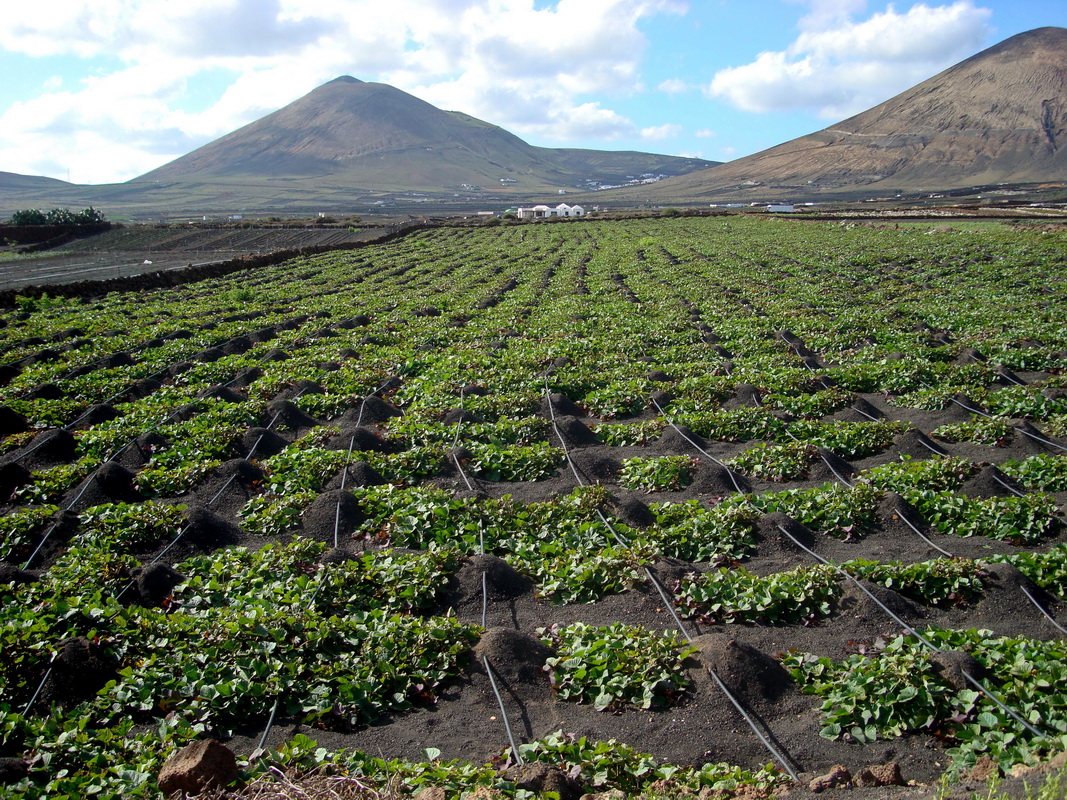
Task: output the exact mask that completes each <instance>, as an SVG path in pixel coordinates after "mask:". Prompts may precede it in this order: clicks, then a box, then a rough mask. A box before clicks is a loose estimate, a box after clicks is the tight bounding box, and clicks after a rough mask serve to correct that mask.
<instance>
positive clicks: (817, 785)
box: [808, 764, 852, 794]
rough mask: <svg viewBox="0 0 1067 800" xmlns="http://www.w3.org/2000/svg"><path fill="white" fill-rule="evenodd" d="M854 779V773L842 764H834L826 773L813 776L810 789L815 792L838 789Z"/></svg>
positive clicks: (809, 785)
mask: <svg viewBox="0 0 1067 800" xmlns="http://www.w3.org/2000/svg"><path fill="white" fill-rule="evenodd" d="M851 780H852V773H851V772H849V771H848V769H847V768H846V767H845V766H844V765H842V764H834V765H833V766H832V767H830V771H829V772H827V773H826V774H825V775H820V776H819V777H817V778H812V780H811V783H809V784H808V789H810V790H811V791H813V792H815V793H816V794H817V793H819V792H824V791H826V790H827V789H836V788H838V787H840V786H848V784H849V782H850V781H851Z"/></svg>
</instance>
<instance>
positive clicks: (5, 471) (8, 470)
mask: <svg viewBox="0 0 1067 800" xmlns="http://www.w3.org/2000/svg"><path fill="white" fill-rule="evenodd" d="M31 483H33V474H32V473H31V472H30V471H29V470H28V469H26V468H25V467H24V466H22V465H21V464H18V463H16V462H10V463H7V464H4V465H3V466H0V503H6V502H7V501H8V500H9V499H10V498H11V494H12V493H13V492H14V491H15V490H16V489H17V488H19V487H20V486H27V485H29V484H31Z"/></svg>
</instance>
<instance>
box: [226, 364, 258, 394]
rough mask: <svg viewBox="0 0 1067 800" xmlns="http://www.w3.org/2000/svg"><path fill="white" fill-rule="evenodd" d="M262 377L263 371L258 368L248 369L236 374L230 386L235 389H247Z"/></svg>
mask: <svg viewBox="0 0 1067 800" xmlns="http://www.w3.org/2000/svg"><path fill="white" fill-rule="evenodd" d="M262 377H263V370H261V369H260V368H259V367H248V369H243V370H241V371H240V372H238V373H237V374H236V375H235V376H234V378H233V380H232V381H230V386H231V387H233V388H236V389H247V388H248V387H249V386H251V385H252V384H253V383H255V382H256V381H257V380H259V379H260V378H262Z"/></svg>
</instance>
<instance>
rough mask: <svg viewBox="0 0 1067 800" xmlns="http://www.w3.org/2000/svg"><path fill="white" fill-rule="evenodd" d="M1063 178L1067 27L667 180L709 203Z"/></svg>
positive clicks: (667, 185)
mask: <svg viewBox="0 0 1067 800" xmlns="http://www.w3.org/2000/svg"><path fill="white" fill-rule="evenodd" d="M1062 180H1067V30H1065V29H1064V28H1039V29H1037V30H1033V31H1029V32H1027V33H1021V34H1018V35H1016V36H1013V37H1011V38H1009V39H1006V40H1005V41H1003V42H1001V43H1000V44H998V45H995V46H994V47H991V48H989V49H987V50H984V51H982V52H980V53H978V54H977V55H975V56H972V57H971V58H969V59H967V60H966V61H962V62H961V63H959V64H957V65H956V66H954V67H951V68H949V69H947V70H945V71H944V72H942V73H940V74H939V75H936V76H934V77H933V78H930V79H929V80H926V81H924V82H922V83H920V84H919V85H917V86H915V87H914V88H912V89H909V90H908V91H906V92H903V93H902V94H899V95H897V96H896V97H893V98H892V99H890V100H887V101H886V102H884V103H882V104H881V105H878V106H875V107H874V108H872V109H870V110H868V111H865V112H863V113H861V114H858V115H856V116H854V117H851V118H849V119H846V120H844V121H843V122H839V123H837V124H835V125H831V126H830V127H828V128H826V129H824V130H821V131H819V132H817V133H813V134H810V135H808V136H803V137H801V138H799V139H794V140H792V141H789V142H786V143H784V144H780V145H778V146H776V147H772V148H770V149H768V150H764V151H763V152H760V153H756V154H754V155H751V156H747V157H745V158H741V159H738V160H737V161H731V162H729V163H727V164H723V165H721V166H717V167H712V168H711V169H707V170H702V171H699V172H694V173H691V174H689V175H685V176H683V177H680V178H673V179H671V180H669V181H663V182H661V183H659V184H656V185H655V186H652V187H649V189H648V190H647V191H646V192H643V193H642V194H643V195H644V196H645V197H649V198H652V197H656V198H664V199H670V200H673V201H674V202H680V201H682V200H683V199H689V200H694V201H695V200H704V199H708V198H715V197H724V196H731V195H733V196H737V195H742V194H759V195H761V196H762V195H765V194H767V193H768V190H781V191H778V192H776V193H777V194H781V195H787V196H789V197H793V198H794V199H800V198H801V197H803V196H806V195H813V196H818V195H820V194H826V193H834V192H843V191H853V190H863V189H870V190H871V191H872V192H889V191H909V190H943V189H953V188H961V187H968V186H981V185H987V184H997V183H1037V182H1046V181H1062Z"/></svg>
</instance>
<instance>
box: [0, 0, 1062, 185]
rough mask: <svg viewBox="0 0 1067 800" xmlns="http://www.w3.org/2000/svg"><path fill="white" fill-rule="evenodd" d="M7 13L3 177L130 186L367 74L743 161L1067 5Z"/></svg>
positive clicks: (1, 35) (533, 132)
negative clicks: (332, 84) (339, 81)
mask: <svg viewBox="0 0 1067 800" xmlns="http://www.w3.org/2000/svg"><path fill="white" fill-rule="evenodd" d="M10 6H11V7H9V8H5V10H4V12H3V14H0V171H6V172H15V173H20V174H25V175H44V176H48V177H52V178H59V179H61V180H70V181H73V182H75V183H92V184H97V183H116V182H121V181H125V180H129V179H131V178H134V177H136V176H138V175H141V174H143V173H145V172H147V171H149V170H151V169H154V168H156V167H158V166H161V165H162V164H165V163H167V162H168V161H171V160H173V159H174V158H177V157H178V156H181V155H184V154H185V153H188V152H190V151H192V150H194V149H195V148H197V147H199V146H200V145H203V144H206V143H207V142H209V141H211V140H213V139H217V138H218V137H220V136H222V135H224V134H226V133H229V132H230V131H232V130H235V129H237V128H239V127H241V126H242V125H245V124H247V123H249V122H252V121H253V120H256V119H258V118H260V117H262V116H264V115H266V114H268V113H270V112H271V111H274V110H276V109H278V108H281V107H282V106H284V105H286V104H287V103H290V102H292V101H293V100H295V99H297V98H298V97H301V96H302V95H304V94H306V93H307V92H309V91H311V90H312V89H314V88H315V87H316V86H319V85H321V84H323V83H325V82H327V81H329V80H332V79H333V78H336V77H338V76H340V75H351V76H353V77H355V78H359V79H360V80H364V81H376V82H380V83H387V84H390V85H392V86H395V87H397V88H400V89H403V90H404V91H406V92H409V93H411V94H413V95H415V96H417V97H420V98H422V99H423V100H426V101H428V102H430V103H432V104H434V105H436V106H438V107H440V108H444V109H449V110H455V111H463V112H465V113H467V114H470V115H472V116H475V117H478V118H479V119H483V120H485V121H487V122H491V123H493V124H496V125H499V126H501V127H503V128H506V129H507V130H509V131H511V132H512V133H515V134H517V135H519V136H521V137H522V138H523V139H525V140H526V141H528V142H530V143H531V144H535V145H540V146H545V147H588V148H595V149H603V150H642V151H646V152H654V153H665V154H670V155H684V156H696V157H700V158H705V159H709V160H714V161H729V160H732V159H734V158H738V157H741V156H744V155H748V154H750V153H754V152H758V151H760V150H763V149H765V148H767V147H771V146H773V145H775V144H779V143H781V142H783V141H787V140H789V139H793V138H795V137H797V136H802V135H804V134H807V133H811V132H812V131H815V130H819V129H821V128H824V127H826V126H828V125H830V124H831V123H833V122H837V121H840V120H842V119H844V118H846V117H848V116H851V115H852V114H856V113H859V112H860V111H864V110H866V109H867V108H870V107H871V106H874V105H876V104H878V103H880V102H882V101H883V100H887V99H889V98H890V97H892V96H893V95H895V94H898V93H899V92H902V91H904V90H905V89H908V88H910V87H911V86H913V85H915V84H916V83H919V82H920V81H922V80H925V79H926V78H929V77H931V76H933V75H935V74H937V73H938V72H940V71H941V70H943V69H946V68H948V67H950V66H952V65H953V64H955V63H957V62H959V61H961V60H963V59H964V58H967V57H968V56H971V55H973V54H974V53H977V52H979V51H980V50H982V49H984V48H986V47H989V46H991V45H993V44H996V43H997V42H1000V41H1002V40H1004V39H1006V38H1008V37H1009V36H1012V35H1014V34H1016V33H1021V32H1023V31H1027V30H1031V29H1033V28H1038V27H1043V26H1048V25H1054V26H1060V27H1067V0H941V1H940V2H939V0H929V2H920V3H913V2H907V1H906V0H905V1H904V2H896V3H887V2H878V1H876V0H552V1H551V2H550V1H549V0H314V2H308V0H181V2H175V0H92V2H86V1H85V0H49V2H47V3H43V4H42V5H41V6H37V5H34V4H30V3H18V4H10Z"/></svg>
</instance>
